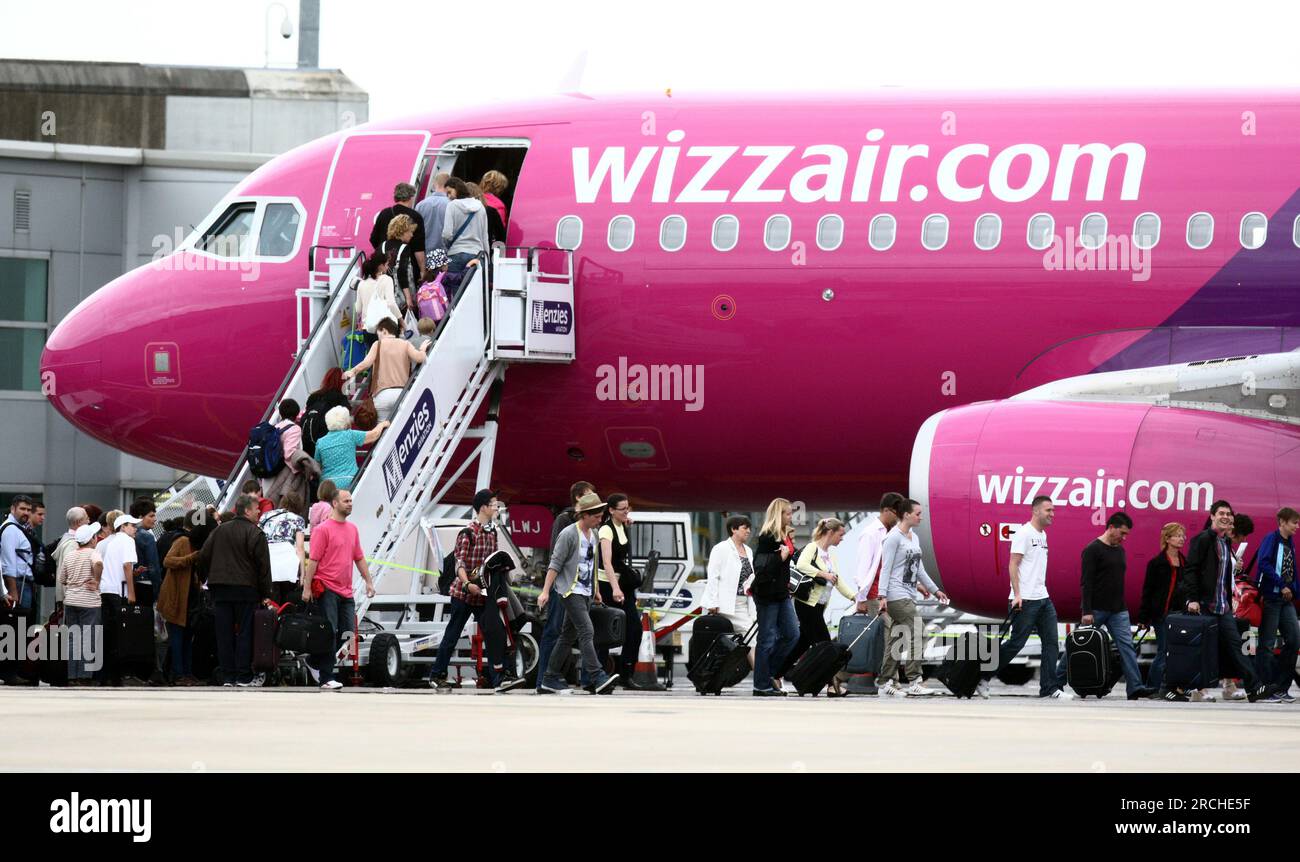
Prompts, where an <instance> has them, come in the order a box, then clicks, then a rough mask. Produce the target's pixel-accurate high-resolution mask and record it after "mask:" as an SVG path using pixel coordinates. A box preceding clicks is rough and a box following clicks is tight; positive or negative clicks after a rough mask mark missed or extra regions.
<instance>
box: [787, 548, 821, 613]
mask: <svg viewBox="0 0 1300 862" xmlns="http://www.w3.org/2000/svg"><path fill="white" fill-rule="evenodd" d="M802 555H803V551H802V550H800V551H799V553H798V554H796V555H795V556H794V557H793V558H792V560H795V559H798V558H799V557H800V556H802ZM812 564H813V568H817V555H816V554H813V559H812ZM819 571H820V570H819ZM829 583H830V581H828V580H826V579H825V578H823V577H822V576H821V575H805V574H804V573H803V572H801V571H799V570H798V569H796V568H795V567H794V566H793V565H791V566H790V592H791V593H793V594H794V597H795V598H796V599H798V600H799V601H801V602H807V601H808V599H809V598H810V597H811V596H812V591H813V587H824V586H826V585H827V584H829Z"/></svg>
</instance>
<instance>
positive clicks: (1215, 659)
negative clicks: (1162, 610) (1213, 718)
mask: <svg viewBox="0 0 1300 862" xmlns="http://www.w3.org/2000/svg"><path fill="white" fill-rule="evenodd" d="M1162 625H1163V626H1164V627H1165V681H1164V684H1165V687H1166V688H1171V689H1173V688H1182V689H1192V688H1207V687H1209V686H1213V685H1214V684H1215V683H1216V682H1218V680H1219V621H1218V620H1217V619H1215V618H1214V617H1212V616H1202V615H1200V614H1170V615H1169V616H1167V617H1165V619H1164V622H1163V623H1162Z"/></svg>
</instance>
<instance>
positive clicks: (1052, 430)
mask: <svg viewBox="0 0 1300 862" xmlns="http://www.w3.org/2000/svg"><path fill="white" fill-rule="evenodd" d="M910 485H911V493H912V496H913V497H915V498H917V499H918V500H920V501H921V502H922V503H924V504H925V506H926V521H927V523H926V524H923V528H928V529H924V533H925V535H923V544H926V543H927V541H928V543H929V545H930V549H931V551H930V556H928V558H927V561H926V562H927V566H928V565H933V566H934V568H935V570H937V572H938V575H939V577H940V578H941V579H942V581H943V584H944V588H945V589H946V590H947V592H948V593H949V595H950V596H951V597H952V599H953V602H954V604H956V605H957V606H958V607H960V608H962V609H964V610H967V611H971V612H974V613H980V614H986V615H989V616H998V617H1000V616H1002V615H1003V614H1005V613H1006V597H1007V595H1008V593H1009V591H1010V587H1009V581H1008V574H1007V564H1008V562H1009V558H1010V553H1011V542H1010V537H1011V534H1012V532H1013V531H1014V530H1015V529H1016V528H1017V527H1018V526H1019V525H1020V524H1023V523H1024V522H1025V521H1028V520H1029V514H1030V506H1029V504H1030V501H1031V500H1032V499H1033V498H1034V497H1035V496H1036V495H1038V494H1046V495H1047V496H1050V497H1051V498H1052V500H1053V502H1054V503H1055V505H1056V518H1055V522H1054V523H1053V525H1052V526H1051V528H1050V529H1049V530H1048V547H1049V555H1048V574H1047V589H1048V592H1049V593H1050V594H1051V596H1052V599H1053V601H1054V603H1055V605H1056V609H1057V613H1058V614H1059V615H1060V618H1061V620H1062V621H1063V622H1064V621H1072V620H1077V619H1078V618H1079V615H1080V607H1079V601H1080V590H1079V555H1080V552H1081V551H1082V550H1083V547H1084V546H1085V545H1086V544H1087V543H1088V542H1091V541H1092V540H1093V539H1095V538H1097V537H1098V536H1100V535H1101V534H1102V532H1104V529H1105V528H1104V524H1105V522H1106V519H1107V518H1108V517H1109V516H1110V515H1111V514H1112V513H1114V512H1117V511H1121V510H1122V511H1124V512H1126V513H1128V515H1129V516H1130V517H1131V518H1132V519H1133V531H1132V533H1131V534H1130V535H1129V538H1128V541H1127V542H1126V543H1125V546H1124V547H1125V549H1126V550H1127V552H1128V578H1127V583H1126V595H1127V599H1128V605H1129V610H1130V612H1132V613H1136V611H1137V608H1138V603H1139V600H1140V598H1141V594H1142V581H1143V578H1144V577H1145V574H1146V565H1147V562H1148V561H1149V560H1150V559H1151V558H1152V557H1154V556H1155V555H1156V554H1157V553H1159V550H1160V531H1161V528H1162V527H1163V526H1164V525H1165V524H1167V523H1170V522H1177V523H1180V524H1182V525H1183V526H1184V527H1186V528H1187V531H1188V538H1189V539H1190V537H1191V536H1193V535H1195V534H1196V533H1197V532H1199V531H1200V530H1201V529H1202V528H1203V527H1204V524H1205V519H1206V516H1207V513H1208V509H1209V505H1210V503H1211V502H1213V501H1214V500H1217V499H1226V500H1228V501H1229V502H1230V503H1232V505H1233V506H1234V507H1235V509H1236V511H1237V512H1244V513H1246V514H1248V515H1250V516H1251V518H1253V519H1254V521H1255V533H1254V534H1253V535H1252V536H1251V537H1250V538H1249V539H1248V540H1247V541H1249V542H1250V547H1251V548H1254V547H1257V546H1258V544H1259V541H1260V540H1261V539H1262V538H1263V537H1264V536H1265V535H1266V534H1267V533H1268V532H1269V531H1271V530H1273V529H1275V527H1276V523H1275V515H1276V512H1277V510H1278V509H1279V508H1281V507H1282V506H1284V505H1289V506H1292V507H1293V508H1300V428H1295V427H1292V426H1289V425H1283V424H1280V423H1277V422H1270V421H1267V420H1262V419H1252V418H1247V417H1243V416H1237V415H1232V414H1228V413H1215V412H1209V411H1203V410H1189V409H1178V408H1168V407H1158V406H1152V405H1149V404H1126V403H1092V402H1077V403H1076V402H1061V401H1016V400H1011V401H996V402H984V403H979V404H971V405H968V406H965V407H957V408H954V409H951V410H945V411H943V412H942V413H937V414H935V415H934V416H931V417H930V418H929V419H928V420H926V422H925V424H924V425H923V426H922V428H921V430H920V432H919V433H918V434H917V438H916V443H915V445H914V447H913V451H912V467H911V481H910ZM1250 553H1251V551H1250V550H1247V552H1246V556H1247V559H1249V556H1250ZM1135 621H1136V620H1135Z"/></svg>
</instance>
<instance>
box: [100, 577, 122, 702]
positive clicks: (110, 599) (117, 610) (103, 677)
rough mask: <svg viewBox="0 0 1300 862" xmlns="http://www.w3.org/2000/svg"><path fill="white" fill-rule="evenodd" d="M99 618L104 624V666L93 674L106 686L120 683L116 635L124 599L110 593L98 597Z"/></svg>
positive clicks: (120, 671) (120, 672) (120, 665)
mask: <svg viewBox="0 0 1300 862" xmlns="http://www.w3.org/2000/svg"><path fill="white" fill-rule="evenodd" d="M99 599H100V609H99V617H100V620H101V621H102V622H103V624H104V665H103V667H101V668H100V669H99V670H98V671H96V672H95V679H97V680H99V681H100V682H101V683H103V684H106V685H116V684H117V683H120V682H121V681H122V663H121V662H120V661H119V660H118V658H117V651H118V646H117V633H118V630H119V629H120V628H121V626H122V616H121V614H122V605H123V604H124V603H125V602H126V599H124V598H122V597H121V596H115V595H113V594H112V593H103V594H101V595H100V597H99Z"/></svg>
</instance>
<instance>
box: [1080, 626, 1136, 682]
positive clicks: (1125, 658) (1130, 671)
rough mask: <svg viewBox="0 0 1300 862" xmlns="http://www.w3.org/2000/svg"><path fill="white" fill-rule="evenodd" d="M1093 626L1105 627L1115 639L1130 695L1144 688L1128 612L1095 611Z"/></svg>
mask: <svg viewBox="0 0 1300 862" xmlns="http://www.w3.org/2000/svg"><path fill="white" fill-rule="evenodd" d="M1092 624H1093V625H1095V626H1096V627H1097V628H1101V627H1102V626H1105V627H1106V628H1107V629H1109V630H1110V636H1111V637H1112V638H1114V639H1115V645H1116V646H1117V647H1119V663H1120V666H1121V667H1123V668H1124V679H1125V681H1127V683H1128V691H1129V693H1130V694H1132V693H1133V692H1135V691H1137V690H1138V689H1139V688H1142V671H1140V670H1138V661H1137V650H1135V649H1134V648H1133V627H1132V626H1131V625H1130V624H1129V621H1128V611H1093V612H1092Z"/></svg>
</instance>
